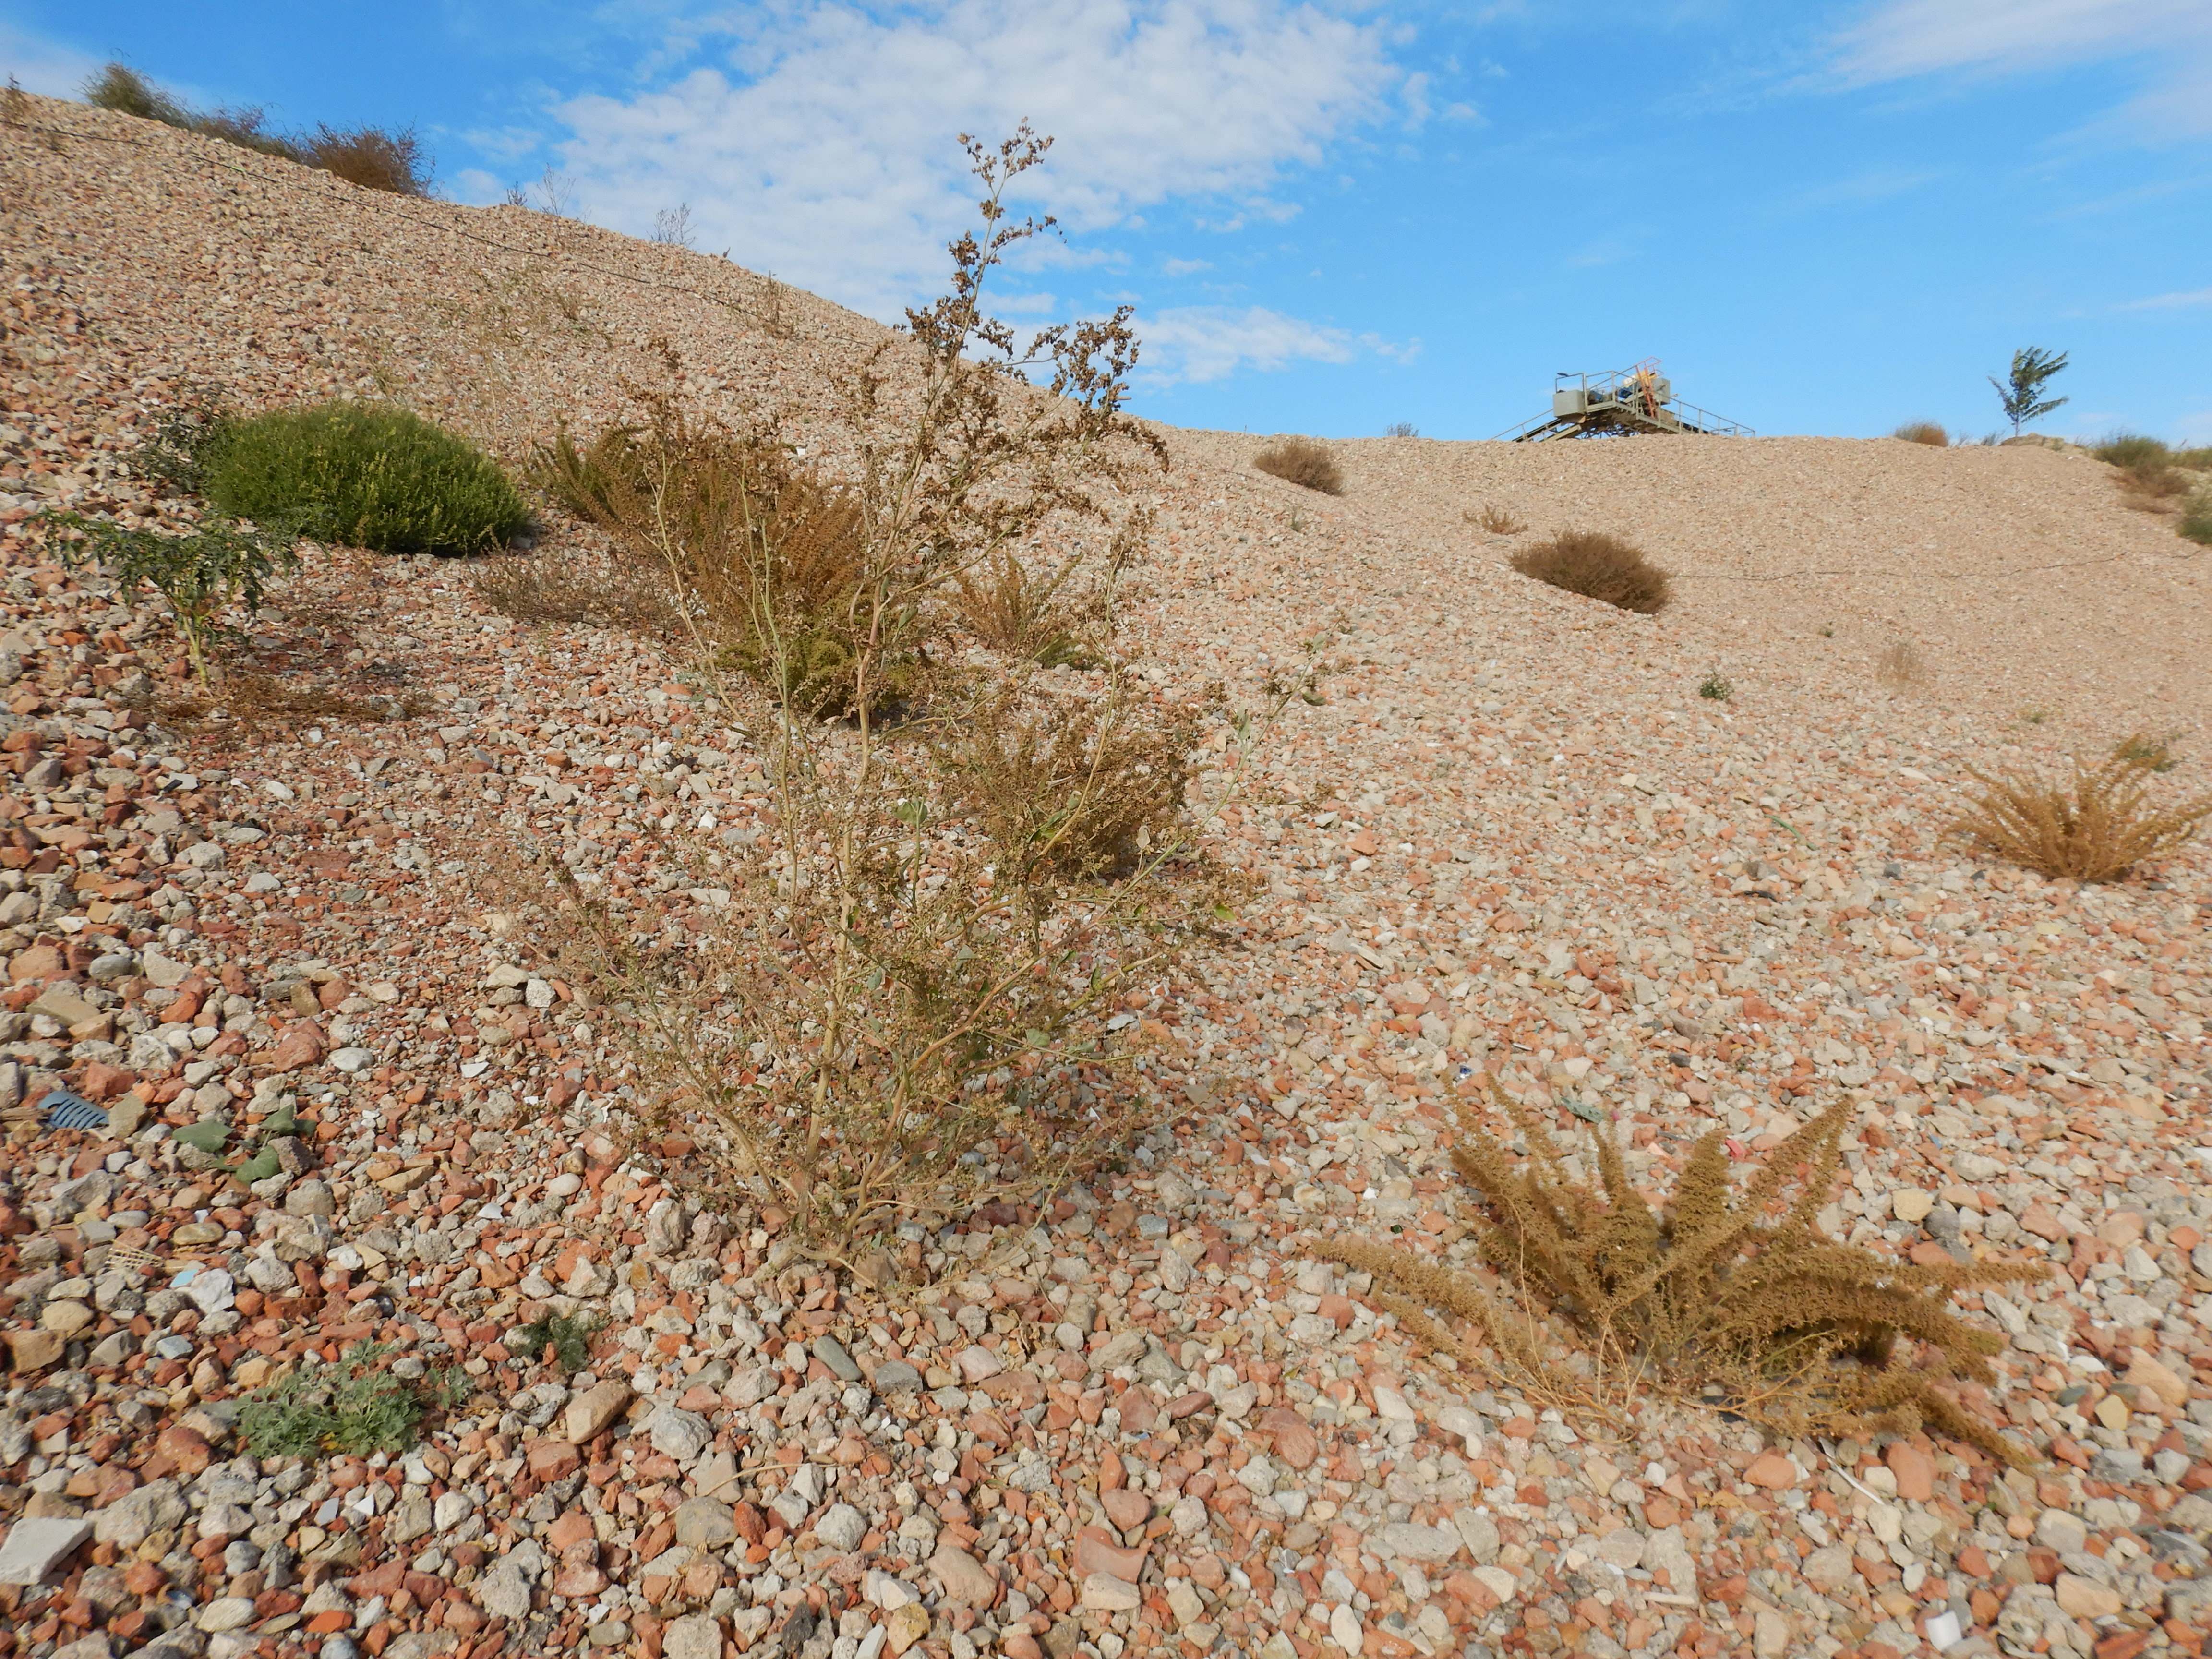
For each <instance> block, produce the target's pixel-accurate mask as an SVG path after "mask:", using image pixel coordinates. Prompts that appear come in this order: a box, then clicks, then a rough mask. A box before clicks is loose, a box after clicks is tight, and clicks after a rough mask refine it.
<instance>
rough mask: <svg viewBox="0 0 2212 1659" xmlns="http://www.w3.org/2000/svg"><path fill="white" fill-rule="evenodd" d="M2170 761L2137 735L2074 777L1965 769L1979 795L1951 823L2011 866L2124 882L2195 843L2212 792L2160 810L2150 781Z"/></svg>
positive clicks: (2209, 814) (2078, 766)
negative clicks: (2146, 865) (2140, 867)
mask: <svg viewBox="0 0 2212 1659" xmlns="http://www.w3.org/2000/svg"><path fill="white" fill-rule="evenodd" d="M2171 765H2172V761H2171V760H2170V759H2169V758H2168V755H2167V747H2166V744H2165V742H2164V741H2162V740H2160V739H2158V738H2147V737H2144V736H2142V734H2140V733H2138V734H2137V735H2136V736H2134V737H2131V738H2129V739H2128V740H2127V741H2126V742H2124V743H2123V744H2120V745H2119V746H2118V748H2117V749H2115V750H2113V751H2112V754H2111V755H2110V756H2109V757H2106V759H2105V760H2104V761H2102V762H2100V763H2099V764H2097V765H2095V766H2090V765H2087V764H2085V763H2082V762H2081V761H2079V760H2076V761H2075V763H2074V768H2073V776H2072V778H2071V779H2070V780H2067V781H2060V780H2056V779H2051V778H2046V777H2044V776H2041V775H2038V774H2037V773H2034V772H2032V771H2024V770H2016V771H2012V772H2007V773H2003V774H2001V775H1995V776H1992V775H1988V774H1985V773H1982V772H1976V771H1972V769H1969V771H1968V775H1969V776H1970V777H1972V779H1973V780H1974V781H1975V782H1976V783H1977V784H1978V785H1979V786H1980V793H1978V794H1977V795H1976V796H1975V797H1974V799H1973V800H1972V802H1971V803H1970V804H1969V805H1968V806H1967V809H1966V811H1965V812H1964V813H1962V814H1961V815H1960V817H1959V818H1958V820H1957V821H1956V822H1955V823H1954V824H1953V825H1952V833H1953V834H1954V836H1957V837H1958V838H1959V839H1960V841H1962V842H1965V843H1966V845H1968V846H1970V847H1972V848H1976V849H1977V850H1978V851H1980V852H1983V853H1986V854H1989V855H1990V856H1991V857H1994V858H2000V859H2003V860H2006V861H2007V862H2008V863H2011V864H2018V865H2022V866H2026V867H2027V868H2028V869H2030V870H2034V871H2037V872H2039V873H2041V874H2043V875H2045V876H2049V877H2052V878H2057V877H2061V876H2065V877H2070V878H2073V879H2074V880H2075V881H2118V880H2119V879H2120V878H2122V877H2123V876H2124V875H2126V874H2127V873H2128V872H2129V871H2130V870H2132V869H2134V868H2135V867H2136V866H2137V865H2139V864H2142V863H2143V862H2144V861H2146V860H2150V859H2154V858H2160V857H2162V856H2164V855H2165V854H2168V853H2171V852H2172V851H2174V850H2175V849H2176V848H2179V847H2181V846H2183V845H2185V844H2186V843H2187V842H2190V841H2191V840H2193V839H2194V838H2195V837H2196V836H2197V833H2198V831H2200V830H2201V829H2203V827H2204V824H2205V822H2206V820H2208V819H2212V795H2203V796H2199V797H2198V798H2197V799H2194V800H2184V801H2179V802H2176V803H2174V804H2172V805H2166V806H2156V805H2154V804H2153V802H2152V799H2151V793H2152V791H2151V779H2152V778H2153V777H2154V775H2156V774H2158V773H2160V772H2162V771H2164V770H2166V769H2167V768H2168V767H2170V766H2171Z"/></svg>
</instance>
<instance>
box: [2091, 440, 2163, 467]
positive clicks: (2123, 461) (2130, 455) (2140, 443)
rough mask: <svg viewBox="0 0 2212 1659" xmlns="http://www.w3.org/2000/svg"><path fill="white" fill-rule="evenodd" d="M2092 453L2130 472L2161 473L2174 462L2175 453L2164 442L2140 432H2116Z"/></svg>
mask: <svg viewBox="0 0 2212 1659" xmlns="http://www.w3.org/2000/svg"><path fill="white" fill-rule="evenodd" d="M2090 453H2093V455H2095V456H2096V458H2097V459H2099V460H2100V461H2106V462H2109V463H2111V464H2112V465H2114V466H2117V467H2119V468H2121V469H2122V470H2124V471H2129V472H2142V471H2161V470H2163V469H2164V468H2166V467H2167V466H2169V465H2172V461H2173V451H2172V449H2170V448H2169V447H2167V446H2166V444H2165V443H2164V442H2162V441H2160V440H2159V439H2156V438H2148V437H2145V436H2144V435H2142V433H2140V432H2115V433H2114V434H2113V435H2112V436H2111V437H2109V438H2107V439H2106V440H2105V441H2104V442H2102V443H2100V444H2099V445H2098V446H2097V447H2096V448H2095V449H2094V450H2093V451H2091V452H2090Z"/></svg>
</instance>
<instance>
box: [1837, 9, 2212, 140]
mask: <svg viewBox="0 0 2212 1659" xmlns="http://www.w3.org/2000/svg"><path fill="white" fill-rule="evenodd" d="M1836 46H1837V50H1838V64H1839V66H1840V68H1841V69H1842V70H1843V72H1844V75H1845V76H1846V77H1848V78H1849V79H1850V80H1852V81H1856V82H1862V83H1864V82H1881V81H1895V80H1905V79H1909V78H1911V77H1913V76H1923V75H1935V74H1941V73H1944V72H1948V71H1961V70H1963V71H1969V72H1979V73H1984V74H2011V73H2017V72H2019V71H2021V70H2035V69H2043V68H2047V67H2051V66H2053V65H2062V64H2080V63H2083V62H2088V61H2097V60H2102V59H2107V58H2134V57H2147V58H2152V59H2153V60H2154V63H2153V67H2152V68H2151V70H2150V71H2149V73H2150V81H2149V83H2148V85H2147V86H2146V87H2145V88H2144V89H2143V91H2142V93H2141V94H2139V95H2138V96H2137V97H2136V98H2135V99H2133V100H2130V102H2129V103H2128V104H2127V105H2126V106H2124V109H2123V110H2122V111H2121V112H2120V114H2121V115H2122V116H2123V117H2124V118H2126V119H2127V120H2129V121H2130V124H2131V125H2136V126H2139V127H2143V128H2147V129H2148V130H2150V131H2153V132H2155V133H2158V134H2160V135H2163V136H2188V135H2197V134H2202V133H2207V132H2212V5H2207V4H2206V3H2205V0H1881V3H1880V4H1878V5H1876V6H1875V8H1874V9H1873V11H1872V12H1871V13H1870V14H1869V15H1868V16H1867V17H1866V18H1865V19H1864V20H1863V21H1861V22H1860V23H1858V24H1857V26H1855V27H1852V28H1850V29H1848V30H1846V31H1845V32H1844V33H1843V34H1842V35H1841V36H1840V37H1838V40H1837V42H1836Z"/></svg>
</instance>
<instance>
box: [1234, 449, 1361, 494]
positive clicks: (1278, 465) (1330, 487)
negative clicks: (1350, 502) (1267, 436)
mask: <svg viewBox="0 0 2212 1659" xmlns="http://www.w3.org/2000/svg"><path fill="white" fill-rule="evenodd" d="M1252 465H1255V466H1256V467H1258V468H1259V469H1260V471H1262V472H1267V473H1272V474H1273V475H1274V476H1275V477H1278V478H1280V479H1282V480H1283V481H1284V482H1285V483H1294V484H1297V485H1299V486H1300V487H1301V488H1303V489H1317V490H1319V491H1320V492H1321V493H1322V495H1342V494H1344V469H1343V468H1342V467H1340V466H1339V465H1337V464H1336V456H1335V454H1334V452H1332V451H1331V450H1330V448H1329V447H1328V445H1327V444H1325V443H1323V442H1322V441H1321V440H1320V439H1318V438H1285V439H1284V440H1283V441H1281V442H1280V443H1278V444H1270V445H1269V446H1268V447H1267V448H1265V449H1263V450H1261V452H1260V453H1258V454H1257V455H1255V456H1254V457H1253V458H1252Z"/></svg>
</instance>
